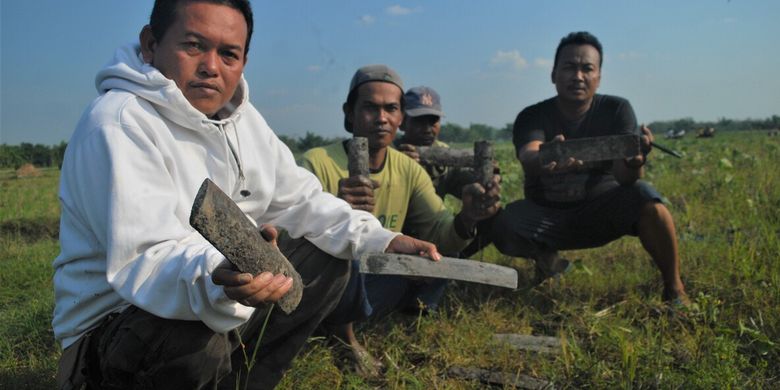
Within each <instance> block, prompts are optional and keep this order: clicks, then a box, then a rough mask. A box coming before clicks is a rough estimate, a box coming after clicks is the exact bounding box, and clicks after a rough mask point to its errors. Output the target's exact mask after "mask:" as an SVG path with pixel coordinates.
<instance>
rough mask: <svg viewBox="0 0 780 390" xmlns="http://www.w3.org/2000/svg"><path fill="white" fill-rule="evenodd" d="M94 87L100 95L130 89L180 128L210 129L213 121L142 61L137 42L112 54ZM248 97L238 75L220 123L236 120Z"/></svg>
mask: <svg viewBox="0 0 780 390" xmlns="http://www.w3.org/2000/svg"><path fill="white" fill-rule="evenodd" d="M95 87H96V88H97V90H98V93H99V94H101V95H102V94H105V93H106V92H108V91H109V90H112V89H121V90H124V91H128V92H131V93H133V94H134V95H136V96H138V97H139V98H141V99H144V100H147V101H149V102H150V103H151V104H152V105H154V107H155V108H156V109H157V111H158V112H159V113H160V114H161V115H163V116H165V117H166V118H168V119H169V120H171V121H173V122H175V123H176V124H178V125H180V126H182V127H185V128H189V129H194V130H213V124H214V122H215V121H213V120H211V119H209V118H208V117H207V116H206V115H205V114H203V113H202V112H200V111H198V110H197V109H196V108H195V107H193V106H192V104H190V102H189V101H187V98H186V97H184V94H183V93H182V92H181V90H180V89H179V87H178V86H176V83H175V82H174V81H173V80H171V79H169V78H167V77H165V76H164V75H163V74H162V73H160V71H159V70H157V68H155V67H154V66H152V65H151V64H148V63H146V62H144V60H143V57H142V56H141V49H140V47H139V46H138V45H137V44H129V45H126V46H123V47H120V48H119V49H117V50H116V52H115V53H114V57H113V58H112V59H111V60H110V61H109V62H108V64H106V65H105V66H104V67H103V69H102V70H100V72H98V74H97V76H95ZM248 97H249V89H248V87H247V83H246V80H245V79H244V76H243V75H241V81H240V82H239V84H238V87H237V88H236V92H235V93H234V94H233V97H232V98H231V99H230V101H228V103H227V104H226V105H225V107H223V108H222V109H221V110H220V111H219V112H218V113H217V115H218V116H219V118H222V121H220V122H226V121H232V122H235V121H236V120H237V119H238V117H239V116H240V115H241V112H242V111H243V110H244V106H245V105H246V104H247V102H248V100H249V99H248Z"/></svg>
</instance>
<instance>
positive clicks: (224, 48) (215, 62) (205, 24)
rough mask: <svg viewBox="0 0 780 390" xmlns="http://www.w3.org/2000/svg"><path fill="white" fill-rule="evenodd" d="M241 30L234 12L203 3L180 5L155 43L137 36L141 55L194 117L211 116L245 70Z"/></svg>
mask: <svg viewBox="0 0 780 390" xmlns="http://www.w3.org/2000/svg"><path fill="white" fill-rule="evenodd" d="M246 37H247V25H246V20H245V19H244V16H243V15H242V14H241V12H239V11H238V10H236V9H233V8H230V7H227V6H224V5H218V4H210V3H204V2H188V3H182V4H180V5H179V6H178V9H177V10H176V18H175V20H174V22H173V24H172V25H171V26H170V27H169V28H168V31H166V32H165V35H163V38H162V40H160V41H159V42H158V41H156V40H155V39H154V37H153V36H152V34H151V29H150V28H148V26H147V27H146V28H144V31H142V32H141V52H142V53H143V57H144V60H145V61H147V62H149V63H151V64H152V66H154V67H155V68H157V69H158V70H159V71H160V72H161V73H162V74H163V75H164V76H165V77H167V78H169V79H171V80H173V81H174V82H176V85H177V86H178V87H179V89H180V90H181V91H182V93H183V94H184V97H186V98H187V101H189V102H190V104H192V106H193V107H195V108H196V109H198V111H200V112H202V113H204V114H206V116H209V117H210V116H213V115H214V114H216V113H217V112H218V111H219V110H220V109H221V108H222V107H223V106H224V105H225V103H227V102H228V101H229V100H230V98H232V97H233V94H234V93H235V91H236V87H237V86H238V83H239V82H240V80H241V73H242V72H243V71H244V65H245V64H246V57H245V55H244V53H245V51H246V50H245V47H244V45H245V44H246Z"/></svg>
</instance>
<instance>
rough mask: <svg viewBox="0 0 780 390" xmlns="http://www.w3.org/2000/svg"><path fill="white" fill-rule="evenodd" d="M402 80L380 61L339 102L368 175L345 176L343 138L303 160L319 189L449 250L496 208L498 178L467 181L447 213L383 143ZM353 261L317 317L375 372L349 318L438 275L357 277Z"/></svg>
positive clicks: (409, 295) (383, 307)
mask: <svg viewBox="0 0 780 390" xmlns="http://www.w3.org/2000/svg"><path fill="white" fill-rule="evenodd" d="M403 108H404V99H403V83H402V81H401V78H400V77H399V76H398V74H397V73H396V72H395V71H393V70H392V69H390V68H388V67H387V66H384V65H369V66H365V67H362V68H360V69H358V71H357V72H356V73H355V75H354V76H353V78H352V82H351V84H350V89H349V95H348V97H347V101H346V103H344V105H343V111H344V127H345V128H346V130H347V131H348V132H350V133H354V135H355V136H360V137H367V138H368V149H369V168H370V179H366V178H363V177H359V176H355V177H349V172H348V169H347V160H348V159H347V151H346V148H347V146H348V143H347V142H348V141H345V142H343V143H337V144H334V145H329V146H326V147H322V148H314V149H312V150H309V151H308V152H306V153H305V154H304V157H303V166H304V167H305V168H306V169H309V170H310V171H311V172H312V173H314V175H315V176H317V177H318V178H319V179H320V181H321V182H322V186H323V188H324V189H325V191H328V192H331V193H333V194H336V195H337V196H338V197H340V198H342V199H344V200H346V201H347V202H348V203H349V204H351V205H352V207H353V208H354V209H360V210H365V211H368V212H371V213H372V214H373V215H374V216H376V217H377V218H378V219H379V220H380V222H382V225H383V226H384V227H385V228H387V229H389V230H394V231H404V232H413V233H412V234H414V235H415V236H416V237H419V238H425V239H427V240H429V241H431V242H434V243H435V244H436V245H437V246H438V248H439V250H440V251H442V252H444V253H447V252H449V253H454V252H457V251H459V250H460V249H462V248H464V247H465V246H466V245H468V244H469V242H470V241H471V238H472V237H473V236H474V235H475V233H476V232H475V227H476V225H477V222H479V221H481V220H484V219H487V218H490V217H491V216H493V215H495V213H496V212H497V211H498V209H499V208H500V202H499V194H500V185H499V178H498V176H495V177H494V178H493V180H492V182H491V183H490V184H489V185H488V188H487V189H485V188H483V187H482V186H481V185H480V184H477V183H471V184H469V185H467V186H465V187H464V188H463V190H462V193H461V198H462V200H463V208H462V210H461V212H460V213H458V214H457V215H455V216H453V215H452V213H450V212H449V211H448V210H447V209H446V208H445V207H444V203H443V202H442V200H441V198H439V196H438V195H437V194H436V191H435V189H434V187H433V183H432V182H431V179H430V177H428V174H427V173H426V172H425V170H424V169H423V168H422V167H421V166H420V165H419V164H417V163H416V162H415V161H414V160H412V159H410V158H408V157H407V156H405V155H404V154H403V153H401V152H399V151H397V150H394V149H392V148H390V147H389V146H390V145H391V143H392V141H393V139H394V138H395V134H396V132H397V130H398V127H399V125H400V124H401V122H402V121H403V117H404V115H403ZM356 264H357V263H356V262H353V268H352V275H351V276H350V281H349V283H348V286H347V289H346V291H345V292H344V295H343V296H342V299H341V302H339V304H338V306H337V308H336V309H335V310H334V311H333V313H332V314H331V315H330V316H329V317H328V318H327V319H326V320H325V321H323V325H324V327H325V328H326V331H327V332H329V333H330V334H331V335H333V336H336V337H338V338H340V339H341V340H343V341H344V342H345V343H346V344H347V345H348V347H349V351H350V352H351V354H352V357H353V358H354V360H355V362H356V363H357V364H356V368H357V370H358V372H359V373H361V374H364V375H367V376H373V375H376V374H378V369H379V364H378V363H377V362H376V361H375V360H374V359H373V358H372V357H371V356H370V355H369V354H368V353H367V352H366V351H365V349H364V348H363V347H362V346H361V345H360V343H358V341H357V338H356V337H355V333H354V329H353V322H354V321H357V320H361V319H366V318H368V316H371V315H374V316H378V315H382V314H387V313H389V312H391V311H393V310H395V309H396V308H399V307H403V306H404V305H405V304H407V303H409V301H410V300H412V301H413V300H414V298H415V297H416V296H418V295H419V293H420V292H421V291H424V290H425V289H427V288H438V286H436V284H437V283H443V281H442V280H433V281H430V280H419V279H415V280H413V279H411V278H405V277H400V276H391V275H365V276H364V275H361V274H359V272H358V269H357V265H356Z"/></svg>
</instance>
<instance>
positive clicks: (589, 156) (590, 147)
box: [539, 134, 640, 165]
mask: <svg viewBox="0 0 780 390" xmlns="http://www.w3.org/2000/svg"><path fill="white" fill-rule="evenodd" d="M638 154H640V146H639V136H638V135H634V134H625V135H610V136H605V137H588V138H575V139H568V140H565V141H561V142H545V143H543V144H542V145H541V146H540V147H539V160H540V161H541V163H542V165H547V164H549V163H551V162H553V161H555V162H556V163H559V164H560V163H563V162H564V161H566V160H567V159H568V158H569V157H573V158H574V159H575V160H582V161H583V162H589V161H607V160H616V159H620V158H628V157H633V156H636V155H638Z"/></svg>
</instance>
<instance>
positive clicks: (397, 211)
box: [302, 142, 470, 253]
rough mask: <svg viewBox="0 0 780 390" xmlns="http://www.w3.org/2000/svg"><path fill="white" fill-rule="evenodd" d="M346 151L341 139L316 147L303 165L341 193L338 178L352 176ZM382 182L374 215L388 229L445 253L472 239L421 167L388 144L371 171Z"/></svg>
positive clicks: (325, 185) (324, 184)
mask: <svg viewBox="0 0 780 390" xmlns="http://www.w3.org/2000/svg"><path fill="white" fill-rule="evenodd" d="M347 161H348V159H347V153H346V150H345V148H344V144H343V143H341V142H339V143H336V144H331V145H328V146H324V147H320V148H314V149H311V150H309V151H307V152H306V153H305V154H304V155H303V162H302V165H303V167H304V168H306V169H308V170H309V171H311V172H312V173H314V175H315V176H317V178H319V179H320V182H321V183H322V188H323V189H325V191H327V192H330V193H331V194H334V195H336V194H338V190H339V180H341V179H344V178H347V177H349V171H348V170H347ZM370 176H371V179H373V180H376V181H377V182H378V183H379V188H377V189H375V190H374V200H375V202H376V203H375V205H374V212H373V214H374V216H376V217H377V219H379V221H380V222H381V223H382V226H384V227H385V228H386V229H388V230H392V231H394V232H403V233H404V234H407V235H410V236H412V237H416V238H419V239H422V240H426V241H431V242H433V243H434V244H436V246H437V247H438V248H439V251H441V252H444V253H454V252H457V251H460V250H461V249H463V248H465V247H466V245H468V243H469V242H470V240H469V239H463V238H461V237H460V236H458V234H457V233H456V232H455V226H454V223H453V221H454V217H453V215H452V213H450V212H449V210H447V209H446V208H445V207H444V203H443V202H442V200H441V198H439V196H438V195H436V191H435V190H434V188H433V184H432V183H431V179H430V178H429V177H428V174H427V173H426V172H425V170H424V169H422V167H421V166H420V165H419V164H417V163H416V162H415V161H414V160H412V159H410V158H409V157H407V156H406V155H404V154H403V153H401V152H399V151H397V150H395V149H392V148H388V149H387V155H386V157H385V164H384V166H383V167H382V169H381V170H380V171H379V172H375V173H371V175H370Z"/></svg>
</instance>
